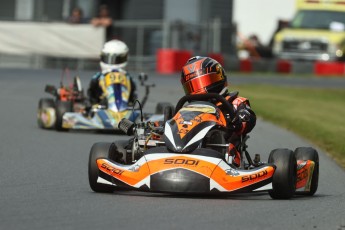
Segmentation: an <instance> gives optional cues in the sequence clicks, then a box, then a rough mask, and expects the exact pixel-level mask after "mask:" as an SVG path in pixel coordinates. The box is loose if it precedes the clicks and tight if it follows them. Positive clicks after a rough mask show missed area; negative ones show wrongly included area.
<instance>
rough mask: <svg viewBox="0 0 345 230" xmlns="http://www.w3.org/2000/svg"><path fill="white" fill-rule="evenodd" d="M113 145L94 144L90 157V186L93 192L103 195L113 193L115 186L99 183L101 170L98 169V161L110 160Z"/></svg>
mask: <svg viewBox="0 0 345 230" xmlns="http://www.w3.org/2000/svg"><path fill="white" fill-rule="evenodd" d="M111 145H112V143H105V142H98V143H95V144H93V146H92V148H91V150H90V156H89V167H88V168H89V169H88V170H89V184H90V187H91V189H92V190H93V191H95V192H102V193H111V192H113V191H114V186H111V185H106V184H100V183H97V179H98V173H99V169H98V167H97V162H96V161H97V159H99V158H109V150H110V147H111Z"/></svg>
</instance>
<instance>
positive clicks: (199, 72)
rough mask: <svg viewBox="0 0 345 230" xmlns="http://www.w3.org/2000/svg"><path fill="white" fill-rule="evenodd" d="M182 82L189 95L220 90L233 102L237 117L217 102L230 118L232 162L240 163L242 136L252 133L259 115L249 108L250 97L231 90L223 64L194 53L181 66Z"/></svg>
mask: <svg viewBox="0 0 345 230" xmlns="http://www.w3.org/2000/svg"><path fill="white" fill-rule="evenodd" d="M181 83H182V86H183V89H184V91H185V94H186V95H192V94H206V93H217V94H220V95H222V96H224V97H225V99H226V100H227V101H229V103H230V104H232V105H233V109H234V112H235V118H232V120H230V115H229V114H227V113H226V112H225V111H224V109H223V108H222V105H221V103H220V102H218V103H217V102H215V103H216V105H217V106H218V107H219V108H220V109H221V110H222V112H223V113H224V116H225V117H226V120H227V127H228V137H227V139H228V142H229V148H228V152H227V153H228V155H229V156H230V157H232V159H231V160H230V162H232V164H234V165H235V166H237V167H238V166H240V163H241V159H240V157H241V155H240V153H239V146H240V143H241V136H243V135H245V134H247V133H249V132H250V131H251V130H252V129H253V128H254V126H255V124H256V115H255V113H254V112H253V110H252V109H251V108H250V103H249V100H248V99H247V98H244V97H239V96H238V92H231V93H229V92H228V83H227V77H226V75H225V71H224V69H223V67H222V66H221V65H220V64H219V63H218V62H217V61H215V60H214V59H212V58H209V57H200V56H196V57H192V58H191V59H189V60H188V61H187V63H186V64H185V65H184V66H183V67H182V73H181Z"/></svg>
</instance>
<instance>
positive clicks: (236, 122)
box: [232, 109, 250, 132]
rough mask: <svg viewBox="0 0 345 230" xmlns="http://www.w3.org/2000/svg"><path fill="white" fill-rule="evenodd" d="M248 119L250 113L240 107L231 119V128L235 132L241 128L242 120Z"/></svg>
mask: <svg viewBox="0 0 345 230" xmlns="http://www.w3.org/2000/svg"><path fill="white" fill-rule="evenodd" d="M249 119H250V113H249V111H248V110H246V109H240V110H239V111H237V112H236V115H235V118H234V119H233V120H232V126H233V127H232V129H233V130H234V131H235V132H237V131H240V130H241V129H242V122H247V121H249Z"/></svg>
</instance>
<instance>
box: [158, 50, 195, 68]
mask: <svg viewBox="0 0 345 230" xmlns="http://www.w3.org/2000/svg"><path fill="white" fill-rule="evenodd" d="M191 56H192V54H191V52H190V51H187V50H177V49H159V50H158V51H157V56H156V57H157V67H156V71H157V72H158V73H161V74H172V73H176V72H179V71H181V69H182V66H183V65H184V64H186V62H187V60H188V59H189V58H191Z"/></svg>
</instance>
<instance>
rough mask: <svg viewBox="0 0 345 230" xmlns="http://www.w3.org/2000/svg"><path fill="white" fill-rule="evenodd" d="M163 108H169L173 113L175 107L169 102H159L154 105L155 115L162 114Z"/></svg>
mask: <svg viewBox="0 0 345 230" xmlns="http://www.w3.org/2000/svg"><path fill="white" fill-rule="evenodd" d="M165 108H170V109H171V111H172V112H174V109H175V107H174V106H173V105H172V104H171V103H170V102H159V103H158V104H157V105H156V112H155V113H156V114H164V111H165Z"/></svg>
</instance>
